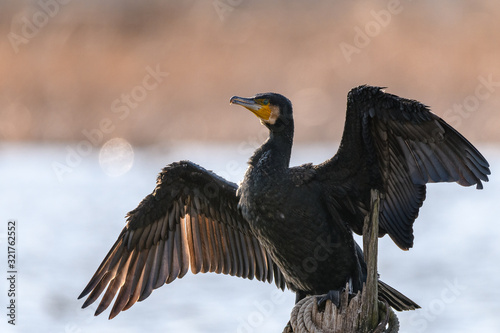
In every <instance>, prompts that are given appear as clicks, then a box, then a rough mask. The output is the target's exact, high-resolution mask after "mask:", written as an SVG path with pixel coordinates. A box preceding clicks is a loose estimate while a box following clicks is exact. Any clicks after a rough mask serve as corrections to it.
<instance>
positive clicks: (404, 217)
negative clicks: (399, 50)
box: [317, 86, 490, 249]
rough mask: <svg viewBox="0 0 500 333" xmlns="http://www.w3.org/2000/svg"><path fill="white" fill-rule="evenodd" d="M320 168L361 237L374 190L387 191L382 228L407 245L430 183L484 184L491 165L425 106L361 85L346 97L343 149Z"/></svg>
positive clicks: (384, 194) (330, 193)
mask: <svg viewBox="0 0 500 333" xmlns="http://www.w3.org/2000/svg"><path fill="white" fill-rule="evenodd" d="M317 172H318V174H319V175H320V178H321V179H322V180H323V182H324V184H326V189H325V191H326V193H327V195H328V196H330V197H331V200H333V201H335V203H337V204H338V203H341V204H344V208H345V209H344V211H345V212H344V213H345V214H347V215H348V216H347V218H346V220H347V221H349V224H350V226H351V228H352V229H353V230H354V231H355V232H356V233H358V234H361V233H362V228H363V221H364V216H365V214H366V211H367V209H369V207H370V204H369V197H370V188H378V189H379V190H380V191H381V193H382V195H383V197H382V199H383V203H382V210H381V214H380V229H379V233H380V235H384V234H386V233H388V234H389V235H390V237H391V238H392V239H393V240H394V242H395V243H396V244H397V245H398V246H399V247H401V248H402V249H408V248H410V247H412V245H413V222H414V221H415V219H416V218H417V215H418V211H419V208H420V207H421V206H422V203H423V201H424V199H425V192H426V186H425V184H426V183H435V182H457V183H458V184H460V185H462V186H471V185H477V188H478V189H482V187H483V185H482V183H481V181H488V176H487V175H489V174H490V169H489V164H488V162H487V161H486V159H485V158H484V157H483V155H481V153H480V152H479V151H478V150H477V149H476V148H475V147H474V146H473V145H472V144H471V143H470V142H469V141H467V139H466V138H464V137H463V136H462V135H461V134H460V133H458V132H457V131H456V130H455V129H454V128H452V127H451V126H450V125H448V124H447V123H446V122H445V121H444V120H443V119H441V118H439V117H438V116H437V115H435V114H434V113H432V112H431V111H430V110H429V109H428V108H427V107H426V106H425V105H423V104H421V103H419V102H417V101H414V100H408V99H404V98H400V97H398V96H395V95H391V94H388V93H385V92H383V91H382V90H381V88H379V87H370V86H360V87H357V88H354V89H352V90H351V91H350V92H349V94H348V101H347V115H346V123H345V128H344V134H343V137H342V141H341V145H340V148H339V151H338V152H337V154H336V155H335V156H334V157H333V158H331V159H330V160H328V161H326V162H324V163H323V164H321V165H318V166H317ZM340 199H341V200H340Z"/></svg>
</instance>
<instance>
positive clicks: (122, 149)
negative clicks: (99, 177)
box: [99, 138, 134, 177]
mask: <svg viewBox="0 0 500 333" xmlns="http://www.w3.org/2000/svg"><path fill="white" fill-rule="evenodd" d="M99 164H100V166H101V168H102V170H103V171H104V172H105V173H106V174H107V175H108V176H111V177H119V176H122V175H124V174H126V173H127V172H128V171H129V170H130V169H131V168H132V165H133V164H134V149H133V148H132V146H131V145H130V143H129V142H128V141H127V140H125V139H122V138H113V139H111V140H109V141H107V142H106V143H105V144H104V145H103V146H102V147H101V150H100V152H99Z"/></svg>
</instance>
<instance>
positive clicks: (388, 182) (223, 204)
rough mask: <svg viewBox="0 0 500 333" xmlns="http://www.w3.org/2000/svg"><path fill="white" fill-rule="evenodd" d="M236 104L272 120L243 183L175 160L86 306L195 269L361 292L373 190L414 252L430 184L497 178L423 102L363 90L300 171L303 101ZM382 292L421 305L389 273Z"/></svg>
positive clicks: (267, 97) (387, 219) (137, 294)
mask: <svg viewBox="0 0 500 333" xmlns="http://www.w3.org/2000/svg"><path fill="white" fill-rule="evenodd" d="M231 102H232V103H235V104H239V105H242V106H244V107H246V108H247V109H249V110H251V111H252V112H254V113H255V114H256V115H257V116H258V117H259V118H260V119H261V122H262V123H263V124H264V125H265V126H267V127H268V128H269V133H270V134H269V138H268V140H267V141H266V142H265V143H264V144H263V145H262V146H261V147H260V148H259V149H257V151H256V152H255V153H254V155H253V156H252V158H251V159H250V161H249V168H248V170H247V172H246V174H245V178H244V180H243V182H242V183H241V184H240V186H239V187H238V186H237V185H236V184H233V183H231V182H228V181H226V180H224V179H222V178H220V177H218V176H217V175H215V174H214V173H212V172H210V171H207V170H205V169H203V168H201V167H200V166H197V165H196V164H194V163H192V162H189V161H181V162H178V163H173V164H171V165H169V166H167V167H165V168H164V169H163V171H162V172H161V173H160V175H159V176H158V180H157V184H156V188H155V190H154V191H153V193H152V194H150V195H148V196H147V197H146V198H145V199H144V200H143V201H142V202H141V203H140V204H139V206H138V207H137V208H136V209H134V210H133V211H131V212H130V213H128V216H127V225H126V226H125V228H124V229H123V231H122V233H121V234H120V236H119V237H118V240H117V241H116V243H115V244H114V245H113V247H112V248H111V250H110V251H109V253H108V255H107V256H106V257H105V259H104V260H103V262H102V264H101V266H100V267H99V268H98V269H97V271H96V273H95V274H94V276H93V277H92V279H91V280H90V282H89V284H88V285H87V287H86V288H85V289H84V290H83V292H82V294H81V295H80V298H82V297H84V296H86V295H88V294H89V293H90V295H89V296H88V298H87V300H86V301H85V303H84V305H83V307H86V306H88V305H89V304H91V303H93V302H94V301H95V300H96V299H97V298H98V297H99V296H100V294H101V293H102V292H103V291H104V290H106V292H105V294H104V296H103V298H102V300H101V302H100V304H99V306H98V308H97V310H96V314H99V313H101V312H102V311H104V310H105V309H106V308H107V307H108V306H109V305H110V304H111V302H112V300H113V298H114V297H115V295H117V294H118V296H117V297H116V300H115V303H114V305H113V309H112V310H111V314H110V318H112V317H114V316H116V315H117V314H118V313H119V312H120V311H122V310H126V309H128V308H129V307H131V306H132V305H133V304H134V303H135V302H136V301H140V300H143V299H145V298H146V297H148V296H149V294H150V293H151V292H152V290H153V289H155V288H158V287H160V286H161V285H163V284H164V283H170V282H172V281H173V280H175V279H176V278H182V277H183V276H184V275H185V274H186V272H187V270H188V268H189V267H190V268H191V271H192V272H193V273H195V274H196V273H199V272H203V273H204V272H216V273H223V274H230V275H235V276H238V277H243V278H248V279H253V278H256V279H257V280H260V281H268V282H272V281H273V279H274V281H275V283H276V285H277V286H278V287H279V288H281V289H284V288H285V286H287V287H288V288H290V289H291V290H293V291H295V292H296V294H297V299H300V298H302V297H304V296H305V295H308V294H323V293H327V292H328V291H330V290H340V289H341V288H343V287H344V286H345V285H346V283H350V286H351V289H352V291H353V292H356V291H358V290H361V288H362V284H363V282H364V281H365V280H366V265H365V262H364V259H363V253H362V251H361V249H360V248H359V246H358V245H357V244H356V242H355V241H354V239H353V237H352V231H354V232H356V233H358V234H361V233H362V226H363V222H364V219H365V216H366V215H367V213H368V209H369V207H370V190H371V189H372V188H376V189H378V190H379V191H380V193H381V197H382V201H381V214H380V227H379V234H380V236H382V235H384V234H386V233H387V234H389V235H390V237H391V238H392V239H393V240H394V242H395V243H396V244H397V245H398V246H400V247H401V248H403V249H408V248H410V247H411V246H412V245H413V230H412V225H413V222H414V220H415V219H416V217H417V214H418V210H419V208H420V207H421V205H422V202H423V201H424V199H425V184H426V183H429V182H457V183H459V184H461V185H464V186H470V185H477V187H478V188H482V184H481V181H487V180H488V178H487V175H488V174H489V173H490V171H489V165H488V163H487V161H486V160H485V159H484V157H483V156H482V155H481V154H480V153H479V152H478V151H477V149H476V148H474V147H473V146H472V145H471V144H470V143H469V142H468V141H467V140H466V139H465V138H464V137H463V136H462V135H460V134H459V133H458V132H457V131H456V130H454V129H453V128H452V127H451V126H449V125H448V124H446V122H445V121H443V120H442V119H440V118H439V117H438V116H436V115H435V114H433V113H431V112H430V111H429V109H428V108H427V107H426V106H424V105H422V104H420V103H419V102H417V101H413V100H408V99H403V98H400V97H397V96H394V95H391V94H387V93H385V92H383V91H382V90H381V89H380V88H378V87H370V86H360V87H358V88H355V89H353V90H351V92H350V93H349V95H348V102H347V116H346V123H345V129H344V134H343V137H342V141H341V145H340V147H339V150H338V152H337V154H336V155H335V156H334V157H332V158H331V159H330V160H328V161H325V162H324V163H322V164H320V165H312V164H306V165H302V166H299V167H293V168H290V167H289V162H290V154H291V148H292V142H293V130H294V126H293V117H292V105H291V103H290V101H289V100H288V99H286V98H285V97H284V96H282V95H279V94H274V93H267V94H259V95H256V96H254V97H252V98H240V97H233V98H232V99H231ZM379 298H381V299H385V300H387V301H388V302H389V304H390V305H391V306H392V307H394V308H395V309H397V310H406V309H414V308H416V307H418V305H416V304H415V303H413V302H412V301H411V300H409V299H408V298H406V297H405V296H403V295H402V294H400V293H399V292H397V291H396V290H394V289H393V288H391V287H389V286H388V285H386V284H384V283H383V282H381V281H379Z"/></svg>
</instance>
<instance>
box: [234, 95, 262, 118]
mask: <svg viewBox="0 0 500 333" xmlns="http://www.w3.org/2000/svg"><path fill="white" fill-rule="evenodd" d="M229 103H231V104H237V105H241V106H243V107H245V108H247V109H248V110H250V111H252V112H253V113H254V114H255V115H256V116H257V117H259V118H260V119H261V120H263V121H269V118H270V117H271V109H270V107H269V105H263V104H260V103H259V101H258V100H255V99H254V98H244V97H239V96H233V97H231V99H230V100H229Z"/></svg>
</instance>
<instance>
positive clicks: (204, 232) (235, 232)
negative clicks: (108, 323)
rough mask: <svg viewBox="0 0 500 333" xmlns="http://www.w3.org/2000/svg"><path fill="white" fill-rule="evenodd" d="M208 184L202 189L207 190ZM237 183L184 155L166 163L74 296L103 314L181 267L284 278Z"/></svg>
mask: <svg viewBox="0 0 500 333" xmlns="http://www.w3.org/2000/svg"><path fill="white" fill-rule="evenodd" d="M207 189H209V190H210V191H209V190H207ZM236 189H237V186H236V185H235V184H233V183H230V182H227V181H225V180H223V179H222V178H220V177H218V176H216V175H215V174H213V173H211V172H209V171H207V170H205V169H203V168H201V167H199V166H197V165H195V164H193V163H191V162H179V163H174V164H172V165H170V166H167V167H166V168H164V169H163V171H162V173H160V175H159V176H158V180H157V186H156V188H155V190H154V191H153V193H152V194H150V195H148V196H147V197H146V198H145V199H144V200H143V201H142V202H141V203H140V204H139V206H138V207H137V208H136V209H134V210H133V211H131V212H130V213H128V215H127V225H126V226H125V228H124V229H123V231H122V232H121V233H120V235H119V237H118V240H117V241H116V242H115V244H114V245H113V247H112V248H111V249H110V251H109V252H108V254H107V255H106V257H105V258H104V260H103V262H102V263H101V265H100V266H99V268H98V269H97V271H96V273H95V274H94V276H93V277H92V278H91V280H90V281H89V283H88V285H87V286H86V287H85V289H84V290H83V292H82V294H81V295H80V297H79V298H82V297H85V296H87V295H88V298H87V299H86V301H85V302H84V304H83V307H87V306H88V305H90V304H92V303H93V302H94V301H96V300H97V299H98V298H99V296H100V295H101V294H102V293H103V292H104V296H103V297H102V299H101V301H100V303H99V305H98V307H97V310H96V315H98V314H100V313H101V312H103V311H104V310H105V309H106V308H108V307H109V305H110V304H111V303H112V302H113V299H114V298H115V296H116V295H118V296H116V299H115V303H114V304H113V307H112V309H111V313H110V318H113V317H115V316H116V315H117V314H119V313H120V312H121V311H124V310H127V309H128V308H130V307H131V306H132V305H133V304H134V303H136V302H137V301H142V300H144V299H146V298H147V297H148V296H149V295H150V294H151V293H152V292H153V290H154V289H156V288H159V287H160V286H162V285H163V284H165V283H167V284H168V283H171V282H172V281H174V280H175V279H177V278H182V277H183V276H184V275H185V274H186V273H187V271H188V270H189V268H190V267H191V271H192V272H193V273H194V274H196V273H199V272H202V273H205V272H216V273H223V274H229V275H236V276H238V277H243V278H248V279H253V278H254V277H255V278H256V279H257V280H260V281H266V280H267V281H268V282H272V280H273V278H274V279H275V282H276V285H277V286H278V287H279V288H282V289H284V287H285V279H284V277H283V276H282V273H281V271H280V270H279V268H278V267H277V265H276V264H275V263H274V262H273V261H272V260H271V257H270V255H269V253H267V251H266V250H265V249H264V247H263V246H262V245H261V244H260V243H259V241H258V240H257V238H255V236H254V235H253V234H252V233H251V231H250V228H249V226H248V223H247V222H246V220H245V219H244V218H243V217H242V215H241V213H240V212H239V210H238V208H237V206H238V198H237V197H236Z"/></svg>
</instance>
